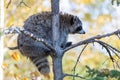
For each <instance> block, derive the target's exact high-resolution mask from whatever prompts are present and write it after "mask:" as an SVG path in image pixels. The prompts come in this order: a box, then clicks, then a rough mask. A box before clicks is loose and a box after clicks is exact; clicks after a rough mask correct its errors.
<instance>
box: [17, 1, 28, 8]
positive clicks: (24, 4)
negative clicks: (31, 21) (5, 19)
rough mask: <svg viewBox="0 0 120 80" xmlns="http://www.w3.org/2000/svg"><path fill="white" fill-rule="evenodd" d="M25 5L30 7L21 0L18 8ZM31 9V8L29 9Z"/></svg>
mask: <svg viewBox="0 0 120 80" xmlns="http://www.w3.org/2000/svg"><path fill="white" fill-rule="evenodd" d="M22 4H23V5H25V6H26V7H29V6H28V5H27V4H26V3H25V2H24V0H21V2H20V3H19V4H18V6H20V7H21V5H22ZM29 8H30V7H29Z"/></svg>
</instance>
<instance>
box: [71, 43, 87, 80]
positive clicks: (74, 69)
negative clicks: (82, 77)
mask: <svg viewBox="0 0 120 80" xmlns="http://www.w3.org/2000/svg"><path fill="white" fill-rule="evenodd" d="M87 45H88V44H86V45H85V46H84V47H83V49H82V51H81V52H80V54H79V56H78V58H77V61H76V63H75V66H74V68H73V71H74V75H75V71H76V67H77V64H78V62H79V59H80V57H81V55H82V53H83V51H84V50H85V48H86V47H87ZM74 78H75V77H74V76H73V80H74Z"/></svg>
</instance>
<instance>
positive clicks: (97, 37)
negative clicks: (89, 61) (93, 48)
mask: <svg viewBox="0 0 120 80" xmlns="http://www.w3.org/2000/svg"><path fill="white" fill-rule="evenodd" d="M112 35H117V36H118V37H119V38H120V29H118V30H117V31H114V32H112V33H108V34H104V35H97V36H94V37H91V38H88V39H86V40H83V41H80V42H78V43H77V44H73V45H72V46H70V47H68V48H66V49H65V50H64V52H66V51H68V50H70V49H72V48H75V47H77V46H80V45H84V44H88V43H93V42H95V39H101V38H105V37H109V36H112Z"/></svg>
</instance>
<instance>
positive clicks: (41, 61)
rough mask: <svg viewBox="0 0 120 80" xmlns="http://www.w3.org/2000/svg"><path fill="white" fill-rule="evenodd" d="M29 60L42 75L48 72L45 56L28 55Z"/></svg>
mask: <svg viewBox="0 0 120 80" xmlns="http://www.w3.org/2000/svg"><path fill="white" fill-rule="evenodd" d="M30 59H31V61H32V62H33V63H34V64H35V65H36V67H37V68H38V70H39V72H40V73H41V74H43V75H48V74H49V72H50V67H49V63H48V60H47V58H46V57H41V58H40V57H30Z"/></svg>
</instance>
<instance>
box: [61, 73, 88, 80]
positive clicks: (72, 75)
mask: <svg viewBox="0 0 120 80" xmlns="http://www.w3.org/2000/svg"><path fill="white" fill-rule="evenodd" d="M66 76H71V77H77V78H81V79H85V80H87V79H86V78H84V77H82V76H79V75H78V74H77V75H74V74H64V76H63V77H66Z"/></svg>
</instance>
